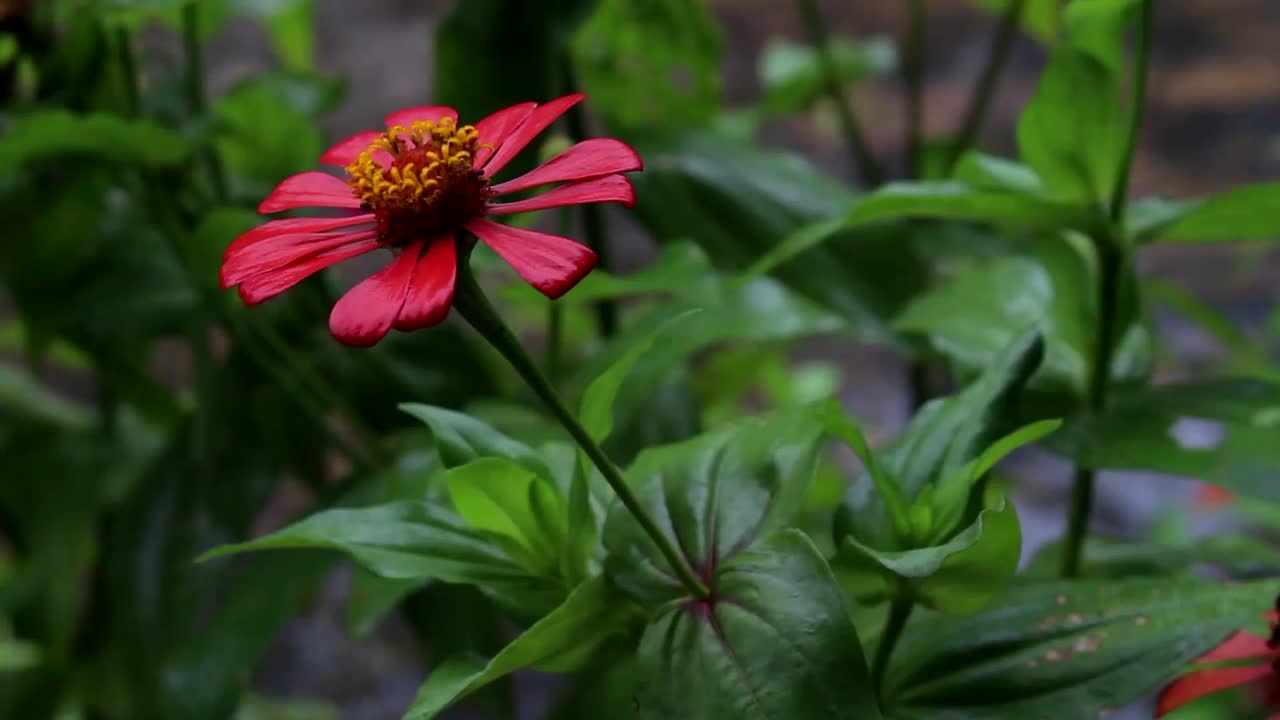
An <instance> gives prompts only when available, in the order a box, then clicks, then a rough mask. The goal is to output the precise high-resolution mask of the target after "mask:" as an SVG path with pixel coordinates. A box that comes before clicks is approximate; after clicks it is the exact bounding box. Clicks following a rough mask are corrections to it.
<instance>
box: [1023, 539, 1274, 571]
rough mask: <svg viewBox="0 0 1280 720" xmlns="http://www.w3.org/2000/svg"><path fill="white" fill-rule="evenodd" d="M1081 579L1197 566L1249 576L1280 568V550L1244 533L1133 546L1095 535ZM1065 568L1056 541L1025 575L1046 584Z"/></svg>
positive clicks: (1087, 547)
mask: <svg viewBox="0 0 1280 720" xmlns="http://www.w3.org/2000/svg"><path fill="white" fill-rule="evenodd" d="M1082 557H1083V562H1082V563H1081V570H1080V574H1081V575H1084V576H1087V577H1090V578H1101V577H1107V578H1126V577H1134V576H1167V575H1178V574H1184V573H1185V574H1189V573H1191V572H1192V571H1193V570H1194V568H1195V566H1197V565H1213V566H1215V567H1219V568H1222V569H1224V570H1226V571H1227V572H1229V573H1231V575H1233V576H1249V575H1255V574H1258V573H1269V574H1274V572H1275V571H1276V570H1278V569H1280V548H1277V547H1276V545H1275V543H1272V542H1268V541H1267V540H1265V539H1263V538H1260V537H1254V536H1252V535H1245V534H1243V533H1227V534H1222V533H1214V534H1212V535H1206V536H1204V537H1198V538H1195V539H1188V540H1185V541H1179V542H1156V541H1133V540H1118V539H1112V538H1102V537H1097V536H1093V537H1090V538H1088V539H1087V540H1085V545H1084V552H1083V553H1082ZM1061 568H1062V543H1060V542H1053V543H1050V544H1048V545H1045V546H1044V547H1042V548H1040V550H1039V551H1038V552H1037V553H1036V554H1035V557H1033V558H1032V559H1031V562H1030V563H1029V564H1028V565H1027V567H1026V568H1025V569H1024V570H1023V575H1024V576H1029V577H1035V578H1043V579H1046V580H1049V579H1054V578H1057V577H1058V573H1059V572H1060V571H1061Z"/></svg>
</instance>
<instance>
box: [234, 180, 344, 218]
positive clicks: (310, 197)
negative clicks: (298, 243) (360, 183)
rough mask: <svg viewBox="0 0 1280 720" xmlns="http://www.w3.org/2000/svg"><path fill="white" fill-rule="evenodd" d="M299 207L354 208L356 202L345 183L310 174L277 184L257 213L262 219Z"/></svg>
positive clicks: (259, 206)
mask: <svg viewBox="0 0 1280 720" xmlns="http://www.w3.org/2000/svg"><path fill="white" fill-rule="evenodd" d="M300 207H335V208H358V207H360V198H357V197H356V196H355V195H352V194H351V188H349V187H347V184H346V183H345V182H343V181H341V180H339V179H338V178H336V177H334V176H332V175H329V174H328V173H322V172H317V171H315V170H312V171H310V172H304V173H298V174H297V175H292V176H290V177H287V178H285V179H284V180H283V181H281V183H280V184H279V185H277V186H276V189H275V190H272V191H271V194H270V195H268V196H267V199H266V200H263V201H262V203H261V204H260V205H258V212H260V213H262V214H264V215H266V214H268V213H277V212H280V211H282V210H293V209H294V208H300Z"/></svg>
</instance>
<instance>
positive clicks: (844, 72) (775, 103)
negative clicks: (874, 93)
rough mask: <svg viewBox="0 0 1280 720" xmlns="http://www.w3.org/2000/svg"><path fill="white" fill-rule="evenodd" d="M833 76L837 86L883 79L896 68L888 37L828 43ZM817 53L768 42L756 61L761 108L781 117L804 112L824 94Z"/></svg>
mask: <svg viewBox="0 0 1280 720" xmlns="http://www.w3.org/2000/svg"><path fill="white" fill-rule="evenodd" d="M830 48H831V55H832V59H833V60H834V62H835V66H836V74H837V75H838V77H839V79H840V80H841V82H844V83H855V82H857V81H859V80H862V79H863V78H866V77H872V76H878V75H885V74H887V73H890V72H892V71H893V70H894V69H895V68H896V67H897V65H898V53H897V50H896V48H895V47H894V44H893V40H892V39H891V38H888V37H871V38H866V39H863V40H847V39H841V38H835V39H833V40H832V41H831V42H830ZM825 82H826V81H825V80H824V78H823V72H822V65H821V63H820V62H819V60H818V53H817V52H816V51H815V50H814V49H813V48H812V47H810V46H808V45H798V44H796V43H793V42H790V41H788V40H785V39H778V38H774V39H771V40H770V41H769V43H768V45H766V46H765V49H764V53H763V55H761V57H760V86H761V87H762V88H763V90H764V99H763V101H762V102H761V104H762V106H763V108H764V109H765V110H766V111H767V112H770V113H775V114H779V115H785V114H789V113H799V112H806V111H808V110H809V109H810V108H812V107H813V105H814V104H815V103H817V102H818V100H819V99H821V98H822V97H823V96H824V95H825V93H826V85H825Z"/></svg>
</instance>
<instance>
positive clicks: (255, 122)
mask: <svg viewBox="0 0 1280 720" xmlns="http://www.w3.org/2000/svg"><path fill="white" fill-rule="evenodd" d="M289 99H290V98H289V96H288V95H284V94H281V92H280V89H279V83H278V82H277V81H276V80H275V79H274V78H270V77H265V78H262V79H258V78H253V79H250V80H248V81H246V82H243V83H240V84H239V85H237V86H236V87H234V88H232V89H231V90H230V91H229V92H227V94H226V95H223V96H222V97H221V98H218V100H217V102H215V103H214V106H213V112H214V114H215V115H216V116H217V118H218V123H219V127H218V135H217V138H216V146H217V149H218V152H219V153H220V154H221V155H222V158H223V160H224V162H225V163H226V165H227V167H228V168H229V169H230V170H232V171H234V172H235V173H237V174H238V175H240V176H242V177H243V178H245V179H246V180H248V181H250V182H252V183H254V184H252V185H249V186H248V187H246V188H245V189H244V190H243V191H242V193H243V194H245V195H249V194H251V193H252V194H254V195H255V197H256V194H259V193H261V192H262V191H269V190H270V188H271V186H272V185H274V184H275V183H277V182H279V181H280V180H283V179H284V178H285V177H288V176H289V175H292V174H294V173H297V172H300V171H302V170H306V169H309V168H312V167H314V166H315V163H316V158H317V157H319V155H320V153H321V152H323V151H324V139H323V138H322V137H321V135H320V131H319V130H317V129H316V128H315V125H314V123H313V122H312V121H311V118H310V117H308V116H307V115H306V114H304V113H303V112H301V111H300V110H298V109H297V108H295V107H293V106H291V105H290V104H289Z"/></svg>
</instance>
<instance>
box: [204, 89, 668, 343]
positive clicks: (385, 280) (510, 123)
mask: <svg viewBox="0 0 1280 720" xmlns="http://www.w3.org/2000/svg"><path fill="white" fill-rule="evenodd" d="M583 98H584V96H583V95H569V96H566V97H562V98H559V99H556V100H552V101H551V102H548V103H544V104H542V105H537V104H535V103H523V104H520V105H514V106H512V107H509V108H506V109H505V110H499V111H498V112H496V113H494V114H492V115H490V116H489V117H487V118H484V119H483V120H481V121H479V122H477V123H476V124H475V125H459V124H458V114H457V113H456V112H455V111H454V110H453V109H452V108H447V107H443V106H432V107H421V108H411V109H408V110H401V111H400V112H396V113H392V114H391V115H389V116H387V118H386V125H387V129H386V130H384V131H369V132H362V133H357V134H356V135H353V136H351V137H349V138H347V139H346V140H343V141H342V142H340V143H338V144H337V145H334V146H333V147H332V148H329V150H328V151H326V152H325V153H324V154H323V155H321V156H320V161H321V162H322V163H326V164H329V165H336V166H338V167H342V168H344V169H345V171H346V175H347V177H346V179H345V181H344V180H342V179H339V178H338V177H335V176H334V175H330V174H328V173H324V172H317V171H311V172H304V173H300V174H298V175H294V176H292V177H289V178H285V180H284V181H283V182H281V183H280V185H279V186H277V187H276V189H275V190H273V191H272V192H271V194H270V195H269V196H268V197H267V199H266V200H263V201H262V203H261V204H260V205H259V206H258V211H259V212H261V213H263V214H270V213H278V212H283V211H285V210H294V209H297V208H331V209H336V210H338V211H339V214H338V215H336V216H334V217H307V218H286V219H277V220H270V221H268V222H266V223H264V224H262V225H260V226H258V227H256V228H254V229H252V230H250V231H249V232H247V233H245V234H243V235H241V236H240V237H239V238H237V239H236V240H235V241H234V242H233V243H232V244H231V246H230V247H229V248H227V251H226V254H225V255H224V256H223V261H222V272H221V283H222V287H223V288H224V289H225V288H230V287H233V286H238V287H239V292H240V297H241V298H242V299H243V300H244V302H245V303H246V304H249V305H253V304H256V303H260V302H262V301H264V300H267V299H268V298H271V297H274V296H276V295H278V294H280V293H281V292H284V291H285V290H287V289H289V288H290V287H293V286H294V285H296V284H297V283H299V282H301V281H302V280H303V279H305V278H306V277H308V276H310V275H312V274H314V273H316V272H318V271H320V270H322V269H324V268H326V267H329V266H330V265H333V264H335V263H339V262H341V261H343V260H347V259H349V258H353V257H355V256H357V255H363V254H365V253H369V252H373V251H376V250H381V249H386V250H390V251H391V256H392V257H391V259H390V261H389V262H388V263H387V265H386V266H385V267H383V268H382V269H381V270H379V271H378V272H376V273H374V274H373V275H371V276H370V277H368V278H366V279H365V280H363V281H362V282H360V283H358V284H357V285H356V286H355V287H353V288H351V290H349V291H348V292H347V293H346V294H345V295H343V296H342V298H341V299H339V300H338V302H337V304H335V305H334V307H333V311H332V313H330V315H329V330H330V332H332V333H333V336H334V337H335V338H337V339H338V341H339V342H342V343H343V344H346V345H351V346H356V347H368V346H371V345H374V344H375V343H377V342H378V341H379V340H381V339H382V338H383V337H385V336H386V334H387V333H388V332H389V331H390V330H391V329H392V328H395V329H397V330H404V331H408V330H416V329H420V328H426V327H430V326H432V325H435V324H437V323H439V322H440V321H442V320H444V318H445V316H447V315H448V314H449V307H450V305H451V304H452V301H453V290H454V279H455V272H456V269H457V265H456V263H457V257H458V256H457V248H456V246H455V238H456V236H457V234H458V233H459V232H461V231H464V230H465V231H467V232H470V233H471V234H473V235H475V236H476V237H477V238H479V239H480V240H481V241H482V242H484V243H485V244H486V245H488V246H489V247H490V248H492V249H493V251H494V252H496V253H497V254H498V255H499V256H501V257H502V258H503V259H504V260H506V262H507V263H508V264H510V265H511V267H512V268H514V269H515V271H516V273H518V274H519V275H520V277H522V278H524V280H525V281H526V282H528V283H529V284H530V285H532V286H533V287H535V288H536V289H538V290H539V291H540V292H542V293H543V294H544V295H546V296H547V297H550V298H552V299H555V298H558V297H560V296H561V295H563V294H564V293H565V292H567V291H568V290H569V289H570V288H572V287H573V286H574V285H576V284H577V282H578V281H579V280H581V279H582V278H583V276H585V275H586V274H587V273H588V272H590V271H591V269H592V268H594V267H595V264H596V255H595V253H593V252H592V251H591V250H590V249H589V248H587V247H585V246H583V245H581V244H579V243H577V242H575V241H573V240H570V239H568V238H564V237H560V236H558V235H551V234H548V233H542V232H536V231H533V230H524V229H520V228H514V227H509V226H506V225H501V224H499V223H496V222H493V221H492V220H488V219H486V216H489V215H508V214H512V213H520V212H528V211H532V210H544V209H547V208H555V207H564V206H567V205H576V204H582V203H596V202H621V203H624V204H626V205H628V206H629V205H632V204H634V202H635V191H634V190H633V188H632V187H631V183H630V181H628V180H627V179H626V177H624V176H623V175H621V173H625V172H631V171H635V170H640V169H641V168H642V167H643V163H642V162H641V160H640V157H639V155H637V154H636V152H635V151H634V150H632V149H631V148H630V147H629V146H627V145H626V144H625V143H623V142H621V141H619V140H614V139H611V138H595V139H590V140H584V141H582V142H579V143H577V144H576V145H573V146H571V147H569V148H568V149H567V150H565V151H564V152H562V153H560V154H559V155H557V156H555V157H554V158H552V159H550V160H548V161H547V162H545V163H543V164H542V165H540V166H539V167H537V168H535V169H534V170H531V171H530V172H528V173H526V174H524V175H521V176H520V177H517V178H515V179H512V180H508V181H506V182H502V183H496V184H495V183H494V182H493V176H494V175H495V174H496V173H498V172H499V171H500V170H502V168H503V167H505V166H506V165H507V164H508V163H509V162H510V161H511V160H512V158H514V157H515V156H516V154H518V153H519V152H520V151H521V150H523V149H524V148H525V147H526V146H528V145H529V143H530V142H531V141H532V140H533V139H534V137H536V136H537V135H538V134H539V133H541V132H542V131H543V130H545V129H546V128H547V127H548V126H550V125H551V124H552V123H553V122H555V121H556V119H557V118H559V117H560V116H561V115H563V114H564V112H565V111H566V110H568V109H569V108H570V107H572V106H573V105H575V104H576V103H578V102H580V101H582V100H583ZM551 183H561V184H560V185H559V186H558V187H555V188H553V189H551V190H549V191H547V192H544V193H542V194H540V195H535V196H533V197H529V198H525V199H521V200H515V201H511V202H495V201H494V200H495V199H496V198H499V197H501V196H503V195H507V194H510V193H516V192H522V191H525V190H530V189H532V188H536V187H539V186H542V185H547V184H551Z"/></svg>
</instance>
